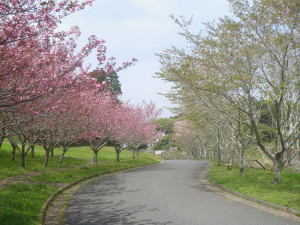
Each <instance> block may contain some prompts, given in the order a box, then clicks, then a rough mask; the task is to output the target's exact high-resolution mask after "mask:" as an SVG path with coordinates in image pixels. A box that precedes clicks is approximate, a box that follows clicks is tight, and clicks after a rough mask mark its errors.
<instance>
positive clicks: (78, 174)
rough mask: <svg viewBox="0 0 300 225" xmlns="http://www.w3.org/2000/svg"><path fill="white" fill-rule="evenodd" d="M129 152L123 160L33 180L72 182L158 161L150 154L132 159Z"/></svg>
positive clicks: (52, 173) (60, 172) (44, 175)
mask: <svg viewBox="0 0 300 225" xmlns="http://www.w3.org/2000/svg"><path fill="white" fill-rule="evenodd" d="M128 152H129V151H127V152H126V153H125V152H124V153H123V157H121V162H116V161H115V159H113V160H110V161H108V160H107V161H103V162H102V163H99V164H98V165H97V166H96V167H95V166H86V167H81V168H76V169H69V170H64V171H59V172H51V173H47V174H42V175H39V176H36V177H34V178H32V179H31V180H34V181H46V182H59V183H70V182H73V181H76V180H79V179H82V178H84V177H88V176H92V175H97V174H107V173H112V172H115V171H119V170H126V169H130V168H134V167H138V166H144V165H149V164H153V163H156V162H158V160H155V159H153V158H152V157H150V156H149V154H140V155H141V156H139V158H138V159H132V158H129V155H131V152H129V154H128ZM108 155H109V154H108ZM121 155H122V153H121ZM126 156H127V159H126Z"/></svg>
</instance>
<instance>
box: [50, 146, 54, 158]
mask: <svg viewBox="0 0 300 225" xmlns="http://www.w3.org/2000/svg"><path fill="white" fill-rule="evenodd" d="M50 151H51V157H53V156H54V148H51V150H50Z"/></svg>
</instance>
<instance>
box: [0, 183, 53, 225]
mask: <svg viewBox="0 0 300 225" xmlns="http://www.w3.org/2000/svg"><path fill="white" fill-rule="evenodd" d="M57 189H58V188H57V187H51V186H48V185H40V184H34V185H32V184H31V185H28V184H26V185H25V184H21V183H17V184H13V185H11V186H9V187H7V188H4V189H0V199H1V201H0V224H2V225H4V224H5V225H12V224H13V225H32V224H38V223H39V222H40V221H39V213H40V210H41V208H42V206H43V204H44V202H45V201H47V199H48V198H49V197H50V196H51V194H52V193H53V192H54V191H56V190H57Z"/></svg>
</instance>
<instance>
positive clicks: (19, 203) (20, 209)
mask: <svg viewBox="0 0 300 225" xmlns="http://www.w3.org/2000/svg"><path fill="white" fill-rule="evenodd" d="M60 152H61V149H59V148H58V149H55V154H56V155H58V154H59V153H60ZM10 156H11V149H9V146H5V147H4V148H2V149H1V150H0V177H1V176H2V177H5V176H6V177H8V176H15V175H19V174H21V173H27V172H30V171H34V170H44V169H45V168H43V166H42V162H43V152H42V151H40V152H39V151H37V152H36V156H35V158H34V159H31V157H30V155H28V156H27V159H26V160H29V161H28V162H27V168H26V169H21V168H19V161H18V160H17V158H16V162H12V161H11V159H10ZM16 156H17V155H16ZM55 157H56V158H55ZM55 157H54V158H53V159H50V162H49V167H48V168H46V169H52V168H59V167H60V166H59V164H58V162H57V160H58V156H55ZM81 157H82V158H86V159H92V158H93V152H92V151H91V150H89V148H88V147H75V148H71V149H70V150H69V151H68V152H67V154H66V158H65V160H64V164H63V165H64V166H65V167H66V166H67V167H68V166H72V165H76V164H83V163H87V161H86V160H83V159H80V158H81ZM31 160H32V161H31ZM98 160H99V164H98V166H96V167H95V166H84V167H81V168H70V169H66V170H62V171H59V172H51V173H47V174H42V175H40V176H38V177H34V178H33V179H32V180H36V181H46V182H61V183H71V182H74V181H76V180H79V179H82V178H85V177H88V176H91V175H98V174H105V173H112V172H115V171H119V170H126V169H130V168H134V167H138V166H143V165H149V164H153V163H157V162H159V160H158V159H155V158H153V157H152V156H151V155H150V154H147V153H140V154H139V158H138V159H132V152H130V151H123V152H122V153H121V154H120V160H121V162H119V163H118V162H116V155H115V152H114V150H113V148H111V147H105V148H104V149H103V150H101V151H100V152H99V153H98ZM5 173H7V174H5ZM57 190H58V187H53V186H50V185H40V184H30V185H29V184H22V183H17V184H13V185H10V186H9V187H6V188H3V189H0V224H1V225H11V224H14V225H19V224H20V225H27V224H30V225H32V224H39V223H40V222H41V221H39V213H40V211H41V208H42V206H43V204H44V203H45V202H46V201H47V199H48V198H49V197H50V196H51V195H52V194H53V193H54V192H55V191H57Z"/></svg>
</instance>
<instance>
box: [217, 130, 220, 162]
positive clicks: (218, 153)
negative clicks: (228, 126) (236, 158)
mask: <svg viewBox="0 0 300 225" xmlns="http://www.w3.org/2000/svg"><path fill="white" fill-rule="evenodd" d="M217 139H218V152H217V155H218V165H217V166H221V146H220V129H219V128H218V138H217Z"/></svg>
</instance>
